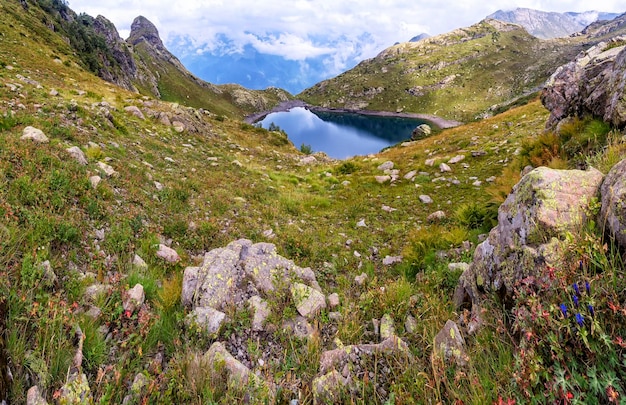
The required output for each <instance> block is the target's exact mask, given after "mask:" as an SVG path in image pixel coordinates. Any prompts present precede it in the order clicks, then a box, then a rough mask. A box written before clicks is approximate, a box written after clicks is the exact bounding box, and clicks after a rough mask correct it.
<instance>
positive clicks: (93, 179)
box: [89, 176, 102, 189]
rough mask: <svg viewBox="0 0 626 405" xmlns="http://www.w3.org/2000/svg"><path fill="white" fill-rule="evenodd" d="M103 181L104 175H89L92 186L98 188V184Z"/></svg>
mask: <svg viewBox="0 0 626 405" xmlns="http://www.w3.org/2000/svg"><path fill="white" fill-rule="evenodd" d="M100 181H102V177H100V176H91V177H89V184H91V188H93V189H96V188H97V187H98V184H100Z"/></svg>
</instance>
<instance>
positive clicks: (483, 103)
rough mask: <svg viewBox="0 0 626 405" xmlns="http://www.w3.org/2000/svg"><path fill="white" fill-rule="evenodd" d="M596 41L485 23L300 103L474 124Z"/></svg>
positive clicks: (388, 56) (361, 70) (347, 76)
mask: <svg viewBox="0 0 626 405" xmlns="http://www.w3.org/2000/svg"><path fill="white" fill-rule="evenodd" d="M619 29H620V30H624V26H623V25H622V27H621V28H619ZM616 34H617V32H615V31H613V32H612V35H616ZM597 41H599V38H597V37H593V36H592V37H589V36H579V37H571V38H559V39H552V40H541V39H538V38H536V37H533V36H531V35H530V34H528V33H527V32H526V30H524V29H523V28H522V27H521V26H519V25H515V24H509V23H504V22H500V21H497V20H484V21H482V22H480V23H478V24H476V25H473V26H471V27H468V28H461V29H458V30H454V31H452V32H450V33H447V34H442V35H438V36H435V37H432V38H427V39H423V40H421V41H417V42H405V43H401V44H398V45H394V46H392V47H390V48H388V49H386V50H384V51H383V52H381V53H380V54H379V55H378V56H376V57H375V58H373V59H369V60H366V61H363V62H361V63H360V64H359V65H357V66H356V67H355V68H353V69H351V70H349V71H347V72H344V73H342V74H340V75H339V76H337V77H335V78H333V79H329V80H325V81H323V82H320V83H318V84H316V85H315V86H313V87H311V88H309V89H307V90H305V91H303V92H302V93H301V94H299V95H298V97H299V98H301V99H303V100H305V101H307V102H309V103H311V104H315V105H321V106H324V107H331V108H347V109H353V110H380V111H392V112H396V111H397V112H400V111H402V112H413V113H427V114H435V115H438V116H441V117H443V118H446V119H452V120H458V121H462V122H468V121H473V120H476V119H478V118H480V117H484V116H489V115H493V114H494V113H497V112H498V111H501V110H502V109H505V108H508V106H510V104H514V103H516V102H517V101H516V100H520V99H521V102H525V99H524V97H527V96H529V95H530V94H532V93H534V92H537V91H538V90H539V89H540V88H541V86H542V85H543V83H544V82H545V80H546V79H547V78H548V77H549V76H550V75H551V74H552V72H553V71H554V69H555V67H556V66H560V65H562V64H564V63H566V62H568V61H570V60H572V59H573V58H574V56H575V55H576V54H577V53H579V52H580V51H581V50H582V49H583V48H584V47H588V46H589V44H590V43H594V42H597Z"/></svg>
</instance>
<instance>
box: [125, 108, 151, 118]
mask: <svg viewBox="0 0 626 405" xmlns="http://www.w3.org/2000/svg"><path fill="white" fill-rule="evenodd" d="M124 111H126V112H127V113H130V114H132V115H134V116H135V117H137V118H139V119H141V120H145V119H146V117H145V116H144V115H143V113H142V112H141V110H140V109H139V107H137V106H134V105H129V106H127V107H124Z"/></svg>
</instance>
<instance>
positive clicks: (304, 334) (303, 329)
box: [283, 315, 315, 339]
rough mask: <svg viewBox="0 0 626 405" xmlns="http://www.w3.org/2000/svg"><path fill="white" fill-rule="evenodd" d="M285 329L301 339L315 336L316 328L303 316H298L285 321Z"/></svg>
mask: <svg viewBox="0 0 626 405" xmlns="http://www.w3.org/2000/svg"><path fill="white" fill-rule="evenodd" d="M283 330H284V331H286V332H289V333H293V335H294V336H296V337H298V338H300V339H308V338H311V337H313V335H314V333H315V329H313V326H311V324H310V323H309V321H307V319H306V318H305V317H303V316H299V315H298V316H296V317H295V318H294V319H290V320H287V321H285V323H284V324H283Z"/></svg>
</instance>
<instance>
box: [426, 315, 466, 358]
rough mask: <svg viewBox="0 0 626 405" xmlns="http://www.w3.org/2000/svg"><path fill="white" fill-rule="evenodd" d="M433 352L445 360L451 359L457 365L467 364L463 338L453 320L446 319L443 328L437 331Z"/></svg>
mask: <svg viewBox="0 0 626 405" xmlns="http://www.w3.org/2000/svg"><path fill="white" fill-rule="evenodd" d="M433 352H434V354H435V355H439V356H442V357H443V359H444V360H445V361H448V360H451V359H452V360H454V361H455V362H456V364H457V365H459V366H465V365H467V362H468V360H469V356H468V355H467V352H466V351H465V339H463V335H461V331H460V330H459V327H458V325H457V324H456V323H455V322H453V321H450V320H448V321H447V322H446V324H445V326H444V327H443V329H441V330H440V331H439V333H437V336H435V341H434V344H433Z"/></svg>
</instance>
